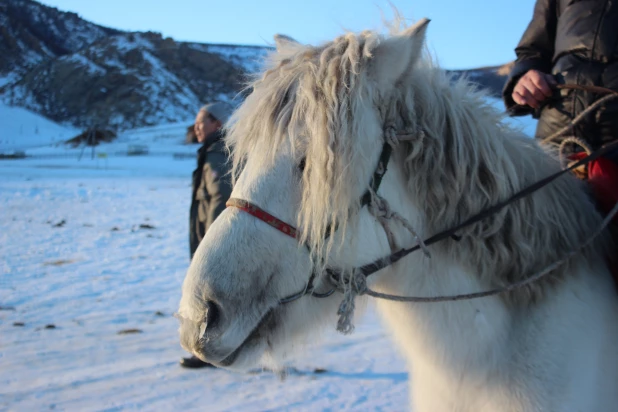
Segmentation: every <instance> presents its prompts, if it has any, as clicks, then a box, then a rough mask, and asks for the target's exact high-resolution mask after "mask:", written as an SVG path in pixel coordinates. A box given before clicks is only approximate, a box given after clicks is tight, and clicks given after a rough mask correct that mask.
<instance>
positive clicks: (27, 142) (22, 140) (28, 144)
mask: <svg viewBox="0 0 618 412" xmlns="http://www.w3.org/2000/svg"><path fill="white" fill-rule="evenodd" d="M0 124H1V125H2V127H1V128H0V153H2V152H7V151H10V150H25V149H31V148H36V147H41V146H50V145H52V144H54V143H59V142H62V141H65V140H67V139H70V138H72V137H73V136H75V135H76V134H77V133H78V130H77V129H75V128H73V127H70V126H61V125H59V124H57V123H55V122H53V121H51V120H49V119H46V118H45V117H43V116H41V115H39V114H37V113H34V112H31V111H29V110H27V109H23V108H21V107H10V106H7V105H5V104H2V103H0Z"/></svg>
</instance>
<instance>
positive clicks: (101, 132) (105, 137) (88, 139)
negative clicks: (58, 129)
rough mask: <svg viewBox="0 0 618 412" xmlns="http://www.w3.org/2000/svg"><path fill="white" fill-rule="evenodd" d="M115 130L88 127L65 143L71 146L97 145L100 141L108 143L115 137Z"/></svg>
mask: <svg viewBox="0 0 618 412" xmlns="http://www.w3.org/2000/svg"><path fill="white" fill-rule="evenodd" d="M116 137H117V135H116V132H114V131H113V130H107V129H88V130H86V131H84V132H83V133H81V134H79V135H77V136H75V137H74V138H72V139H69V140H67V141H66V142H65V143H66V144H68V145H71V146H72V147H78V146H81V145H85V146H98V145H99V144H100V143H101V142H105V143H109V142H111V141H113V140H114V139H116Z"/></svg>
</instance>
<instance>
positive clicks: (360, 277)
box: [329, 85, 618, 334]
mask: <svg viewBox="0 0 618 412" xmlns="http://www.w3.org/2000/svg"><path fill="white" fill-rule="evenodd" d="M558 87H559V88H563V89H575V90H584V91H589V92H594V93H600V94H607V96H604V97H602V98H600V99H598V100H597V101H595V102H594V103H593V104H592V105H590V106H589V107H588V108H587V109H585V110H584V111H583V112H582V113H580V114H579V115H578V116H577V117H575V118H574V119H573V120H572V121H570V122H569V124H568V125H566V126H565V127H563V128H562V129H560V130H558V131H557V132H556V133H554V134H552V135H551V136H548V137H547V138H545V139H543V140H542V142H541V143H542V144H546V143H548V142H551V141H552V140H554V139H555V138H556V137H559V136H561V135H562V134H564V133H566V132H567V131H569V130H571V129H572V128H573V127H574V126H575V125H577V124H578V123H580V122H581V121H582V120H583V119H585V118H586V116H588V115H589V114H590V113H592V112H593V111H595V110H598V109H599V108H600V107H602V106H603V105H604V104H605V103H607V102H609V101H610V100H613V99H616V98H618V92H616V91H613V90H610V89H606V88H602V87H595V86H592V87H588V86H578V85H559V86H558ZM391 134H392V133H390V134H389V135H388V136H389V138H388V139H387V141H388V143H389V144H391V145H393V143H392V142H393V139H392V136H391ZM386 136H387V133H386V131H385V137H386ZM397 136H402V137H403V139H402V140H404V139H405V140H408V139H409V135H397ZM564 142H566V143H577V144H579V145H580V146H582V147H583V148H584V150H586V151H587V154H588V156H587V157H586V158H584V159H581V160H580V161H578V162H574V163H573V164H571V165H570V166H569V167H566V168H564V169H563V170H562V171H560V172H558V173H556V174H554V175H552V176H549V177H548V178H545V179H542V180H541V181H539V182H537V183H536V184H534V185H532V187H530V188H527V189H525V190H523V191H522V192H519V193H518V194H516V195H515V196H513V197H512V198H510V199H508V200H507V201H506V202H503V204H499V205H496V207H494V208H490V209H489V210H488V212H489V213H487V214H486V213H481V215H482V216H480V217H481V218H483V217H486V215H489V214H493V213H495V212H496V211H497V210H498V209H501V208H502V207H504V206H506V205H508V204H510V203H512V202H513V201H514V200H517V199H516V198H521V197H523V196H525V195H528V194H530V193H532V192H533V191H536V190H538V189H540V188H541V187H543V186H545V185H546V184H549V183H550V182H551V181H552V180H554V179H556V178H557V177H559V176H561V175H562V174H564V173H566V172H569V171H572V170H575V169H576V168H577V167H581V166H586V165H587V164H588V163H589V162H591V161H593V160H595V159H597V158H598V157H600V156H601V155H602V154H604V153H607V152H608V151H609V148H610V147H611V148H612V149H613V148H615V147H618V145H617V144H618V142H614V143H611V144H610V145H607V146H606V147H604V148H602V149H600V150H598V151H597V152H595V153H592V152H591V150H590V148H589V146H588V145H587V144H585V142H583V141H582V140H581V139H577V138H575V137H569V138H567V139H565V140H564ZM566 143H563V144H562V145H561V148H563V147H564V144H566ZM582 143H583V144H582ZM395 144H396V143H395ZM561 152H562V150H561ZM561 164H563V163H562V161H561ZM528 189H531V190H528ZM374 198H375V199H376V201H375V203H374V202H372V203H371V204H370V212H371V213H372V214H373V215H374V216H376V218H377V219H378V221H379V222H380V223H381V224H382V226H383V227H384V230H385V231H386V234H387V238H388V239H389V244H390V245H391V248H392V247H393V244H394V240H392V239H393V238H394V236H393V234H392V232H391V231H390V229H389V228H388V222H387V220H388V219H389V218H395V219H396V220H397V221H399V222H400V223H401V224H402V225H403V226H404V227H405V228H406V229H408V230H409V231H410V232H411V233H412V234H413V236H414V237H415V239H416V240H417V243H418V245H417V247H415V248H411V249H403V250H402V251H400V252H407V253H399V254H401V257H403V256H406V255H407V254H409V253H411V252H410V251H414V250H418V249H419V248H420V249H422V250H423V252H424V253H425V255H426V256H427V257H430V255H429V251H428V250H427V245H428V244H430V242H428V241H425V242H423V241H422V240H421V238H420V237H419V236H418V235H417V233H416V232H415V231H414V229H413V228H412V226H411V225H410V224H409V222H408V221H407V220H405V219H404V218H403V217H401V216H400V215H397V214H396V213H395V212H392V211H391V209H390V207H389V205H388V203H387V201H386V200H385V199H384V198H382V197H379V196H377V195H374ZM617 213H618V203H616V204H615V205H614V207H613V208H612V209H611V211H610V212H609V213H608V214H607V215H606V216H605V218H604V219H603V221H602V222H601V224H600V225H599V226H598V227H597V228H596V230H595V231H594V232H593V233H592V234H591V235H590V236H589V237H588V238H587V239H586V240H585V241H584V242H583V243H582V244H581V245H580V246H579V247H576V248H574V249H573V250H571V251H570V252H568V253H567V254H566V255H565V256H564V257H563V258H562V259H560V260H558V261H556V262H554V263H552V264H551V265H548V266H546V267H545V268H543V269H542V270H540V271H539V272H536V273H535V274H533V275H532V276H530V277H528V278H525V279H522V280H520V281H517V282H515V283H512V284H509V285H506V286H502V287H499V288H495V289H490V290H486V291H482V292H475V293H466V294H458V295H444V296H431V297H421V296H398V295H391V294H387V293H380V292H376V291H374V290H372V289H370V288H369V286H367V277H368V276H369V275H371V274H372V273H375V272H377V271H378V270H380V269H383V268H384V267H387V266H389V265H390V264H393V263H395V261H392V259H390V261H388V262H384V263H383V266H382V267H376V268H374V270H373V271H371V272H370V273H366V272H367V271H366V270H363V269H365V268H366V267H367V266H369V265H365V266H363V267H361V268H356V269H354V271H353V272H352V274H351V275H350V276H342V275H339V276H338V277H337V276H334V275H333V274H332V273H331V276H329V279H330V282H331V283H332V284H334V285H335V287H336V288H337V290H338V291H339V292H341V293H343V300H342V302H341V304H340V305H339V310H338V312H337V314H338V315H339V320H338V322H337V330H338V331H339V332H342V333H344V334H348V333H351V332H352V331H353V330H354V325H353V324H352V317H353V314H354V309H355V302H354V301H355V299H356V297H357V296H363V295H367V296H371V297H373V298H376V299H384V300H390V301H395V302H407V303H437V302H456V301H461V300H471V299H478V298H483V297H488V296H495V295H499V294H503V293H507V292H511V291H514V290H517V289H520V288H523V287H525V286H526V285H529V284H531V283H533V282H536V281H538V280H540V279H542V278H543V277H545V276H547V275H548V274H549V273H551V272H552V271H553V270H555V269H556V268H558V267H560V266H561V265H562V264H564V263H566V262H567V261H568V260H569V259H571V258H572V257H573V256H575V255H576V254H578V253H580V252H581V251H582V250H583V249H585V248H586V247H588V246H589V245H590V244H591V243H592V242H593V241H594V240H595V239H596V238H597V237H598V236H599V235H600V234H601V233H603V231H604V230H605V229H606V228H607V226H608V225H609V224H610V222H611V221H612V219H613V218H614V216H616V214H617ZM477 216H478V215H477ZM470 220H473V221H474V222H473V223H476V221H478V220H481V219H475V217H473V218H472V219H470ZM470 220H469V221H470ZM469 221H468V222H469ZM468 222H464V224H463V225H467V223H468ZM461 227H462V225H458V226H457V229H459V228H461ZM449 232H450V233H449V234H450V235H453V234H454V233H455V231H449ZM445 237H446V236H445ZM430 239H431V238H430ZM431 243H434V242H431ZM394 255H397V254H394ZM394 255H391V256H394ZM401 257H398V258H397V260H399V259H400V258H401Z"/></svg>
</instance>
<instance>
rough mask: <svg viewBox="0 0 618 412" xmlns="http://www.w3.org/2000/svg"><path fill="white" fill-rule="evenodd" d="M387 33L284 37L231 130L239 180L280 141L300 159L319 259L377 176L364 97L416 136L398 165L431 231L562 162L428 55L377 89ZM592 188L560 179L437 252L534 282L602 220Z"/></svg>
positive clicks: (302, 213) (528, 295)
mask: <svg viewBox="0 0 618 412" xmlns="http://www.w3.org/2000/svg"><path fill="white" fill-rule="evenodd" d="M394 34H396V33H394ZM386 38H387V37H386V36H384V35H381V34H379V33H377V32H373V31H365V32H362V33H360V34H354V33H346V34H344V35H342V36H340V37H338V38H336V39H335V40H333V41H331V42H328V43H326V44H323V45H321V46H317V47H314V46H306V45H299V44H295V43H293V42H286V45H285V47H284V49H283V50H279V51H278V52H275V53H273V54H271V55H270V56H269V59H268V61H267V66H266V70H265V71H264V72H263V73H262V74H261V75H259V77H255V78H254V79H253V80H252V81H251V82H250V83H249V87H250V88H251V89H252V92H251V94H249V96H248V97H247V98H246V100H245V101H244V102H243V104H242V105H241V106H240V107H239V108H238V110H237V111H236V112H235V114H234V116H233V119H232V121H231V122H230V125H231V126H230V129H229V133H228V138H227V142H228V144H229V147H230V149H231V150H232V154H233V156H232V159H233V160H232V162H233V172H232V173H233V178H234V179H236V178H237V177H238V175H239V173H240V171H241V170H242V168H243V166H244V164H245V162H246V160H247V159H248V158H249V156H250V157H251V159H252V162H256V163H255V164H256V165H258V166H257V167H259V166H264V165H266V164H267V163H268V162H272V161H274V159H275V155H276V154H277V152H278V151H279V150H280V148H281V147H282V145H284V146H285V147H287V148H289V151H290V154H291V156H294V158H295V159H296V161H298V162H300V161H301V159H305V165H306V166H305V168H304V171H303V172H302V173H303V176H302V181H303V188H302V200H301V204H300V205H299V214H298V221H297V224H298V227H299V229H300V231H301V236H302V239H301V242H306V243H307V244H308V245H309V247H310V249H311V251H312V253H313V255H314V256H315V257H316V259H317V260H316V261H323V260H324V259H323V258H324V257H325V256H326V255H327V254H328V253H330V252H331V250H332V246H333V242H334V241H333V238H334V236H332V235H334V232H335V230H336V229H337V230H345V228H346V226H347V225H348V224H353V223H354V222H353V219H354V218H355V217H356V216H357V215H358V214H357V213H356V212H357V211H358V209H359V207H360V204H359V198H358V193H362V191H363V188H366V187H367V186H368V183H369V179H368V178H367V177H368V176H370V175H371V173H373V169H374V168H375V164H373V163H372V162H371V161H370V159H368V154H375V153H379V150H380V147H381V146H382V143H383V142H382V141H381V140H380V139H377V138H376V133H375V127H373V128H372V127H371V124H372V122H371V121H370V120H369V119H368V116H369V113H368V112H367V110H366V107H367V104H368V102H369V103H372V104H373V105H374V106H377V107H378V112H379V116H380V121H381V122H382V126H383V127H387V126H394V127H396V129H398V130H402V131H406V132H407V133H411V134H414V135H415V136H416V138H415V139H413V140H411V141H406V142H402V143H400V145H399V146H398V147H397V149H396V151H397V152H398V153H402V154H403V155H404V156H398V157H397V158H398V159H401V161H403V162H404V165H403V166H404V170H405V176H406V178H407V187H408V190H409V192H410V198H412V199H416V200H415V202H416V205H415V206H416V207H417V208H418V209H419V210H420V211H421V212H422V213H423V217H424V219H425V221H424V222H423V225H424V229H425V233H428V234H429V235H431V234H434V233H437V232H438V231H441V230H444V229H448V228H450V227H452V226H454V225H456V224H457V223H459V222H462V221H463V220H465V219H467V218H469V217H470V216H472V215H474V214H476V213H479V212H480V211H482V210H484V209H486V208H488V207H489V206H491V205H493V204H495V203H497V202H499V201H502V200H505V199H507V198H509V197H510V196H512V195H513V194H514V193H515V192H516V191H518V190H521V189H523V188H524V187H526V186H528V185H530V184H532V183H534V182H536V181H538V180H540V179H541V178H543V177H545V176H547V175H549V174H551V173H553V172H555V171H557V170H559V168H560V165H559V162H558V161H557V159H556V157H555V156H554V155H552V154H551V153H549V151H548V150H544V149H543V148H541V147H540V146H539V145H538V144H537V143H536V142H535V141H533V140H532V139H530V138H527V137H524V136H523V135H522V134H521V133H520V132H519V131H517V130H513V129H511V128H509V127H508V126H507V125H506V124H505V123H504V122H502V120H503V119H502V116H503V115H502V114H501V113H499V112H498V111H497V110H496V109H495V108H494V107H492V106H491V105H490V104H489V103H488V102H487V100H486V95H485V94H483V93H482V92H479V91H478V90H476V89H475V87H474V86H473V85H472V84H471V83H469V82H468V81H467V80H466V79H458V80H454V79H453V78H451V77H449V76H448V75H447V74H446V73H445V72H444V71H443V70H440V69H439V68H438V67H437V65H436V64H434V63H433V62H432V61H431V60H430V58H428V57H427V56H422V58H420V59H419V61H417V62H416V64H415V66H414V68H413V70H410V72H409V73H408V74H406V75H405V76H404V78H403V79H401V80H400V82H399V84H398V85H397V87H395V88H394V90H393V91H392V92H390V93H388V94H385V93H383V92H381V91H380V90H378V89H377V86H376V83H375V81H373V80H372V79H371V77H370V75H369V69H370V67H371V65H372V64H373V62H372V59H374V57H375V56H374V52H375V50H376V47H378V45H380V44H381V43H382V42H383V41H384V40H385V39H386ZM373 123H375V122H373ZM392 161H393V160H392ZM583 189H584V188H583V185H582V183H581V182H579V181H577V180H576V179H575V178H574V177H571V176H565V177H561V178H560V179H558V180H557V181H554V182H553V183H552V184H550V185H548V186H546V187H544V188H543V189H541V190H539V191H537V192H535V193H534V194H532V195H530V196H527V197H526V198H524V199H522V200H519V201H517V202H514V203H512V204H511V205H509V206H507V207H506V208H504V209H502V210H501V211H500V212H498V213H496V214H494V215H492V216H491V217H488V218H486V219H485V220H483V221H482V222H480V223H477V224H475V225H473V226H471V227H469V228H467V229H464V230H462V231H461V232H460V233H458V235H459V236H460V237H461V240H460V241H458V242H456V241H454V240H448V241H444V242H441V244H439V246H437V248H436V249H433V248H432V250H437V251H439V253H441V254H444V255H446V256H447V257H448V258H450V259H453V261H457V262H459V263H460V264H462V265H464V266H467V267H466V269H468V270H469V271H470V272H471V273H475V274H477V275H478V276H480V277H481V279H482V280H484V281H485V282H486V283H485V284H489V285H492V286H496V287H497V286H503V285H506V284H510V283H513V282H516V281H518V280H521V279H522V278H526V277H528V276H530V275H532V274H533V273H534V272H536V271H538V270H540V269H542V268H544V267H546V266H548V265H549V264H551V263H554V262H555V261H558V260H560V259H562V258H563V257H564V256H565V255H566V254H567V253H568V252H570V251H571V250H573V249H576V248H577V247H578V246H579V245H580V244H581V243H583V242H584V241H585V239H586V238H587V237H588V236H589V235H590V234H591V233H592V231H593V230H595V229H596V227H598V225H599V224H600V222H601V217H600V215H599V214H598V213H596V212H595V211H594V205H593V204H592V202H591V200H590V199H589V197H588V195H587V194H586V192H585V190H583ZM328 231H330V233H328V234H329V235H331V236H329V237H328V239H326V238H327V236H326V235H327V232H328ZM325 239H326V240H325ZM607 247H608V238H607V237H601V238H599V240H598V241H596V242H595V243H594V244H593V245H591V246H589V247H587V248H586V249H585V250H584V251H583V253H582V254H581V255H579V256H578V257H576V258H572V259H571V260H570V261H569V262H567V263H566V264H564V265H562V266H560V267H559V268H557V269H555V270H554V271H553V272H552V274H551V275H550V276H548V277H546V278H545V280H543V281H539V282H536V283H534V284H532V285H530V286H527V287H526V288H525V289H523V290H519V291H517V292H512V293H511V294H510V295H508V296H507V299H508V300H509V301H511V302H515V301H519V302H531V301H534V300H536V299H538V298H540V297H541V296H542V294H543V292H544V291H545V290H546V288H547V287H548V286H549V285H551V284H553V283H555V282H557V281H559V280H560V279H561V278H562V277H563V276H564V275H565V274H567V273H569V270H571V269H572V268H573V265H575V264H577V263H578V262H579V261H581V260H582V259H587V260H588V261H590V262H594V259H602V257H601V256H603V254H604V253H605V252H606V251H607Z"/></svg>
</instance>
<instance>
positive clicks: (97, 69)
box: [58, 53, 107, 75]
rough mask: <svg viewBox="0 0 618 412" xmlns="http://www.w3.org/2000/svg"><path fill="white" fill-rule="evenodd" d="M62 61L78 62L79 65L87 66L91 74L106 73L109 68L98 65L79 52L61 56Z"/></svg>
mask: <svg viewBox="0 0 618 412" xmlns="http://www.w3.org/2000/svg"><path fill="white" fill-rule="evenodd" d="M58 60H60V61H66V62H71V63H76V64H77V65H78V66H81V67H85V68H86V69H87V70H88V73H90V74H101V75H103V74H105V73H106V72H107V70H105V69H104V68H102V67H101V66H98V65H96V64H95V63H94V62H93V61H91V60H89V59H87V58H86V57H84V56H82V55H81V54H79V53H75V54H71V55H69V56H63V57H61V58H59V59H58Z"/></svg>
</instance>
